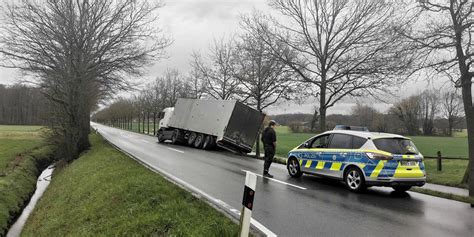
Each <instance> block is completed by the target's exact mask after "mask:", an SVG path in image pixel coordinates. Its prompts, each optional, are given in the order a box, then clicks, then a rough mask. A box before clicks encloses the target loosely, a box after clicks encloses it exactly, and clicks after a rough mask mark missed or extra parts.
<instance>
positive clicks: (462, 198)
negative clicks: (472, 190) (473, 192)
mask: <svg viewBox="0 0 474 237" xmlns="http://www.w3.org/2000/svg"><path fill="white" fill-rule="evenodd" d="M411 191H415V192H418V193H423V194H427V195H431V196H436V197H440V198H446V199H452V200H456V201H460V202H466V203H470V204H474V198H472V197H467V196H459V195H455V194H451V193H443V192H438V191H434V190H430V189H424V188H423V187H421V188H419V187H413V188H411Z"/></svg>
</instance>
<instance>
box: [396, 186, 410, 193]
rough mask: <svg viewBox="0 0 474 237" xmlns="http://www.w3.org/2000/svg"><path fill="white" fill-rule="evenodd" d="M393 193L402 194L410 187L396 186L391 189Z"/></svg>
mask: <svg viewBox="0 0 474 237" xmlns="http://www.w3.org/2000/svg"><path fill="white" fill-rule="evenodd" d="M392 188H393V190H395V192H398V193H402V192H406V191H408V190H410V188H411V186H396V187H392Z"/></svg>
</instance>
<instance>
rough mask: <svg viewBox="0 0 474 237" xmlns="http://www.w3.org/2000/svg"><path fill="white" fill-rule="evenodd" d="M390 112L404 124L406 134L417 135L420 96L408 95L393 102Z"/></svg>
mask: <svg viewBox="0 0 474 237" xmlns="http://www.w3.org/2000/svg"><path fill="white" fill-rule="evenodd" d="M390 113H392V114H394V115H396V116H397V117H398V118H399V119H400V120H401V121H402V123H403V125H404V126H405V129H406V131H407V133H408V135H417V134H418V131H419V118H420V97H419V96H410V97H408V98H406V99H403V100H401V101H400V102H398V103H397V104H395V105H394V106H393V107H392V108H391V109H390Z"/></svg>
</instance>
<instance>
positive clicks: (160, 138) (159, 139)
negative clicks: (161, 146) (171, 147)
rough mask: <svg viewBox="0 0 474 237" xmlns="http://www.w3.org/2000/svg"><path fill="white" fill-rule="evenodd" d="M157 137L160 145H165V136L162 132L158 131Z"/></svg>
mask: <svg viewBox="0 0 474 237" xmlns="http://www.w3.org/2000/svg"><path fill="white" fill-rule="evenodd" d="M157 137H158V143H163V142H164V141H165V135H164V134H163V131H162V130H160V131H158V135H157Z"/></svg>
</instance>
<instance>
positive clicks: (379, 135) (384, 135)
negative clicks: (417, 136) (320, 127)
mask: <svg viewBox="0 0 474 237" xmlns="http://www.w3.org/2000/svg"><path fill="white" fill-rule="evenodd" d="M335 133H338V134H347V135H352V136H357V137H363V138H366V139H378V138H403V139H409V140H410V138H407V137H404V136H402V135H398V134H392V133H381V132H366V131H354V130H330V131H326V132H323V133H321V134H319V135H323V134H335Z"/></svg>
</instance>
